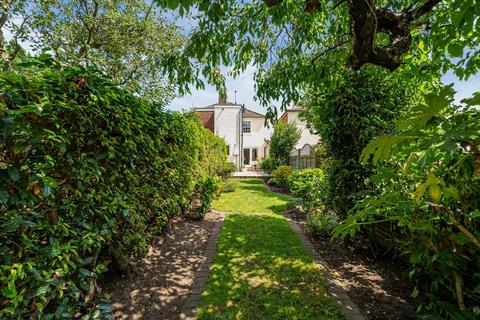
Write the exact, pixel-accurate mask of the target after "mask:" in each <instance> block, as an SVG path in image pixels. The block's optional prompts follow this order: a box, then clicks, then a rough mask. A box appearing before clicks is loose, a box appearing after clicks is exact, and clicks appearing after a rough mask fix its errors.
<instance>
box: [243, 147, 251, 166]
mask: <svg viewBox="0 0 480 320" xmlns="http://www.w3.org/2000/svg"><path fill="white" fill-rule="evenodd" d="M243 164H244V165H246V166H248V165H249V164H250V148H243Z"/></svg>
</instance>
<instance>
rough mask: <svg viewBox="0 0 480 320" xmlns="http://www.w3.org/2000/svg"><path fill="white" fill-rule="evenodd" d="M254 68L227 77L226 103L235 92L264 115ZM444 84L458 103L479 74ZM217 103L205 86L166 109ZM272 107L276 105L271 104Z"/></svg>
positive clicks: (477, 86) (449, 76)
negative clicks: (256, 88)
mask: <svg viewBox="0 0 480 320" xmlns="http://www.w3.org/2000/svg"><path fill="white" fill-rule="evenodd" d="M254 73H255V67H254V66H250V67H249V68H247V70H246V71H245V73H243V74H242V75H240V76H238V77H237V78H236V79H233V78H231V77H227V81H226V87H227V95H228V101H230V102H235V101H234V100H235V98H234V92H235V90H237V103H240V104H245V107H246V108H248V109H250V110H253V111H257V112H260V113H265V111H266V110H265V108H264V107H262V106H261V105H260V103H259V101H255V100H254V96H255V81H254V79H253V75H254ZM442 80H443V83H444V84H450V83H453V84H454V88H455V90H456V91H457V94H456V96H455V100H456V101H457V102H459V101H460V100H462V99H463V98H468V97H470V96H472V94H473V93H474V92H477V91H480V74H477V75H475V76H472V77H470V78H469V79H468V80H467V81H460V80H459V79H458V77H457V76H455V75H454V74H453V72H451V71H449V72H447V73H446V74H445V75H444V76H443V77H442ZM217 101H218V93H217V92H216V89H215V87H214V86H205V90H192V94H190V95H186V96H183V97H178V98H176V99H174V100H173V101H172V102H171V103H170V105H169V106H168V107H167V109H170V110H173V111H180V110H182V109H191V108H192V107H203V106H207V105H210V104H212V103H215V102H217ZM273 105H278V104H276V103H275V102H273Z"/></svg>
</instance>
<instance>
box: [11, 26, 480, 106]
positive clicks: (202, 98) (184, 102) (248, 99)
mask: <svg viewBox="0 0 480 320" xmlns="http://www.w3.org/2000/svg"><path fill="white" fill-rule="evenodd" d="M19 23H20V22H19ZM190 27H191V26H190V25H189V23H188V22H185V25H184V26H183V29H190ZM185 31H187V32H188V30H185ZM4 33H5V38H6V39H7V40H9V39H11V38H12V34H11V33H10V32H9V31H8V30H4ZM21 45H22V47H24V48H25V49H26V50H27V51H29V52H32V43H30V42H21ZM222 70H224V71H225V76H226V87H227V95H228V101H230V102H235V91H236V102H237V103H239V104H245V107H246V108H248V109H250V110H253V111H256V112H260V113H265V111H266V110H265V108H264V107H262V106H261V105H260V103H259V101H256V100H255V99H254V97H255V81H254V73H255V67H254V66H249V67H248V68H247V69H246V70H245V72H244V73H242V74H241V75H239V76H237V77H236V78H232V77H230V76H227V74H226V68H222ZM442 80H443V82H444V83H445V84H450V83H454V88H455V90H456V91H457V94H456V97H455V98H456V99H455V100H456V101H457V102H458V101H460V100H462V99H463V98H466V97H470V96H471V95H472V94H473V93H474V92H477V91H480V74H477V75H475V76H472V77H470V78H469V79H468V80H467V81H460V80H459V79H458V78H457V77H456V76H455V75H454V74H453V72H447V73H446V74H445V75H444V76H443V78H442ZM191 92H192V93H191V94H189V95H185V96H179V97H177V98H175V99H173V100H172V101H171V103H170V104H169V105H168V106H167V109H169V110H172V111H181V110H185V109H186V110H189V109H191V108H192V107H203V106H207V105H210V104H212V103H215V102H217V101H218V93H217V91H216V89H215V87H214V86H211V85H206V86H205V89H204V90H197V89H193V88H192V90H191ZM272 104H273V105H278V102H276V101H273V102H272Z"/></svg>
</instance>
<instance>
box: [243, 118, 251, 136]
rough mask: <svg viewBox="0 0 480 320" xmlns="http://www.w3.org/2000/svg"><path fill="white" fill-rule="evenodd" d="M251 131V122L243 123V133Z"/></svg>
mask: <svg viewBox="0 0 480 320" xmlns="http://www.w3.org/2000/svg"><path fill="white" fill-rule="evenodd" d="M251 129H252V122H251V121H243V129H242V132H243V133H250V132H251Z"/></svg>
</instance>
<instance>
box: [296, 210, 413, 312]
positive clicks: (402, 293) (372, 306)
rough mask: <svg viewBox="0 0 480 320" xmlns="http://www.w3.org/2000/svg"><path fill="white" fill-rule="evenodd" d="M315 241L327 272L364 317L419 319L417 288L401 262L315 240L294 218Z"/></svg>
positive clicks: (316, 238) (323, 239)
mask: <svg viewBox="0 0 480 320" xmlns="http://www.w3.org/2000/svg"><path fill="white" fill-rule="evenodd" d="M291 217H292V219H294V220H296V221H297V222H299V225H300V226H301V227H302V228H303V229H304V232H305V233H306V234H307V236H308V237H309V238H310V240H311V241H312V243H313V245H314V246H315V249H316V250H317V252H318V253H319V254H320V256H322V258H323V259H324V261H325V263H326V264H327V266H328V268H329V269H331V270H334V271H335V272H336V274H335V276H336V277H337V279H339V280H340V282H341V285H342V286H343V288H344V289H345V290H346V291H347V293H348V295H349V296H350V298H351V299H352V300H353V302H354V303H355V304H356V305H357V306H358V307H359V309H360V311H361V313H362V315H363V316H364V317H365V318H366V319H370V320H377V319H378V320H385V319H388V320H408V319H417V315H416V313H415V309H416V305H417V304H418V302H417V303H416V301H415V300H414V299H412V298H411V293H412V291H413V287H414V284H412V283H410V282H409V281H408V279H406V278H405V277H404V276H402V273H403V271H404V270H405V268H406V266H405V264H404V262H403V261H401V260H400V259H390V258H384V259H377V260H375V259H373V258H372V257H371V255H370V252H360V251H359V250H357V251H352V250H350V249H348V248H347V247H345V245H344V244H343V243H342V242H341V241H339V240H337V241H333V242H331V241H330V239H325V238H319V237H313V236H312V235H311V234H309V232H308V229H307V228H306V226H305V222H304V219H303V218H302V217H301V216H300V215H292V216H291Z"/></svg>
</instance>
